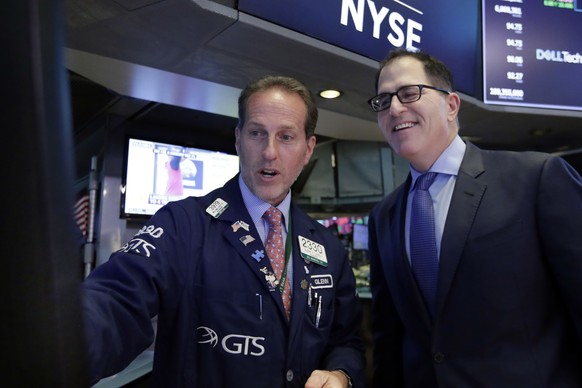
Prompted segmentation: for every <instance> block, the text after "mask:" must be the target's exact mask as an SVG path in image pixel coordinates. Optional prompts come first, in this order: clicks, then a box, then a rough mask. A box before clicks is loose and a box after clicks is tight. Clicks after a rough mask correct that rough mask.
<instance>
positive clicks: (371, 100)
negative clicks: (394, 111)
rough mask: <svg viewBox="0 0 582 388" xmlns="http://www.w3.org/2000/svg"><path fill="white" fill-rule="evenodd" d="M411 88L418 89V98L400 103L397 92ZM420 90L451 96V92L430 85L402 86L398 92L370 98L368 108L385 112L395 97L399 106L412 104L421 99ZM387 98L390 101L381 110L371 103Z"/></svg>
mask: <svg viewBox="0 0 582 388" xmlns="http://www.w3.org/2000/svg"><path fill="white" fill-rule="evenodd" d="M411 86H417V87H418V89H419V90H418V98H417V99H416V100H411V101H402V100H401V99H400V96H399V95H398V92H400V91H401V90H403V89H405V88H409V87H411ZM422 89H432V90H436V91H439V92H442V93H445V94H451V92H449V91H448V90H445V89H442V88H437V87H436V86H431V85H425V84H417V85H404V86H401V87H399V88H398V90H396V91H395V92H394V93H380V94H378V95H376V96H374V97H372V98H370V99H369V100H368V105H370V107H371V108H372V110H373V111H374V112H381V111H383V110H386V109H388V108H390V106H392V97H394V96H396V98H397V99H398V101H400V103H401V104H410V103H412V102H416V101H418V100H420V97H422ZM385 96H387V97H388V101H390V103H389V104H388V105H387V106H386V107H384V108H382V109H378V108H377V106H379V104H374V103H373V101H374V100H377V99H379V98H383V97H385Z"/></svg>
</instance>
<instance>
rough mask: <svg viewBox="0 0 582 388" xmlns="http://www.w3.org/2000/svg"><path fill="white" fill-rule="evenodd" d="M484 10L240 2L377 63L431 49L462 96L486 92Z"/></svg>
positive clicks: (376, 2) (377, 1) (410, 2)
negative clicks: (398, 51)
mask: <svg viewBox="0 0 582 388" xmlns="http://www.w3.org/2000/svg"><path fill="white" fill-rule="evenodd" d="M479 6H480V4H479V1H478V0H470V1H469V0H463V1H459V0H440V1H426V0H292V1H290V0H239V3H238V9H239V11H242V12H245V13H248V14H250V15H253V16H256V17H259V18H262V19H265V20H268V21H270V22H273V23H275V24H278V25H281V26H283V27H286V28H289V29H292V30H295V31H297V32H300V33H303V34H305V35H309V36H311V37H314V38H316V39H319V40H322V41H325V42H327V43H330V44H333V45H335V46H338V47H341V48H343V49H346V50H348V51H351V52H353V53H356V54H360V55H363V56H366V57H368V58H371V59H373V60H377V61H381V60H382V59H383V58H384V57H385V56H386V54H387V53H388V51H389V50H390V49H392V48H394V47H403V48H411V49H422V50H425V51H427V52H429V53H431V54H434V55H436V56H437V57H439V58H440V59H442V60H443V61H444V62H445V63H446V64H447V65H448V66H449V67H450V68H451V70H452V71H453V73H454V76H455V83H456V87H457V89H458V90H459V91H462V92H464V93H467V94H469V95H473V96H475V90H476V86H479V90H480V85H476V80H479V81H477V82H478V83H480V80H481V79H480V76H481V72H480V67H481V64H480V61H479V60H478V59H477V58H478V55H477V54H478V53H479V51H480V44H481V39H480V36H479V34H480V26H479V19H480V9H479ZM331 65H333V64H331ZM477 74H478V75H479V76H478V77H477ZM479 94H480V92H479ZM475 97H477V96H475ZM478 97H480V96H478Z"/></svg>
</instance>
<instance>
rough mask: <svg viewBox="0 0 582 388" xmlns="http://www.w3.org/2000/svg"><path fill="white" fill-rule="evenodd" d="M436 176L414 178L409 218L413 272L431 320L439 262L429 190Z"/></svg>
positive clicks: (431, 173) (428, 174)
mask: <svg viewBox="0 0 582 388" xmlns="http://www.w3.org/2000/svg"><path fill="white" fill-rule="evenodd" d="M436 176H437V173H436V172H428V173H425V174H423V175H421V176H419V177H418V178H417V180H416V188H415V190H414V192H413V195H414V197H413V198H412V211H411V216H410V262H411V265H412V272H413V273H414V277H415V278H416V282H417V284H418V286H419V287H420V290H421V291H422V294H423V296H424V300H425V302H426V305H427V307H428V310H429V312H430V314H431V317H433V316H434V309H435V304H436V288H437V278H438V267H439V262H438V254H437V247H436V239H435V221H434V210H433V206H432V198H431V196H430V193H429V192H428V188H429V187H430V185H432V183H433V182H434V179H435V178H436Z"/></svg>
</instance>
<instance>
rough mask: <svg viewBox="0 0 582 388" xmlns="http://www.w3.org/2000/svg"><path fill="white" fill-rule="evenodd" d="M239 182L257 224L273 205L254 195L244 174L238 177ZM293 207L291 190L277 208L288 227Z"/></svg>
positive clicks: (250, 212)
mask: <svg viewBox="0 0 582 388" xmlns="http://www.w3.org/2000/svg"><path fill="white" fill-rule="evenodd" d="M238 184H239V186H240V192H241V194H242V197H243V202H244V204H245V206H246V208H247V210H248V212H249V214H250V216H251V218H252V220H253V222H254V223H255V224H258V223H259V222H262V221H263V214H265V212H266V211H267V210H268V209H269V208H270V207H271V204H270V203H268V202H265V201H263V200H262V199H261V198H259V197H257V196H256V195H254V194H253V193H252V192H251V190H250V189H249V188H248V186H247V185H246V183H245V181H244V180H243V179H242V174H240V175H239V177H238ZM290 207H291V190H289V192H288V193H287V195H286V196H285V199H283V201H282V202H281V203H280V204H279V205H278V206H277V209H279V210H280V211H281V213H282V214H283V224H284V225H285V229H287V220H289V209H290Z"/></svg>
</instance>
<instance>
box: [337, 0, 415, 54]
mask: <svg viewBox="0 0 582 388" xmlns="http://www.w3.org/2000/svg"><path fill="white" fill-rule="evenodd" d="M415 11H416V12H418V13H419V14H420V15H422V12H421V11H417V10H415ZM366 18H371V19H372V22H373V23H372V26H373V27H372V36H373V37H374V38H375V39H380V38H381V31H382V30H384V29H386V27H387V29H388V31H389V32H388V33H387V34H386V35H385V36H384V37H385V38H386V39H387V40H388V42H389V43H390V44H391V45H392V46H394V47H403V46H404V47H406V48H411V49H419V48H420V47H419V44H420V43H421V35H420V33H421V32H422V24H421V23H420V22H417V21H415V20H413V19H411V18H405V17H404V16H402V14H400V13H398V12H396V11H392V12H391V10H390V9H389V8H386V7H384V6H382V7H380V8H378V6H377V5H376V3H375V2H374V1H371V0H355V1H354V0H342V12H341V24H343V25H344V26H349V25H350V24H351V23H353V26H354V27H355V28H356V30H357V31H359V32H364V20H365V19H366ZM350 22H351V23H350Z"/></svg>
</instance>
